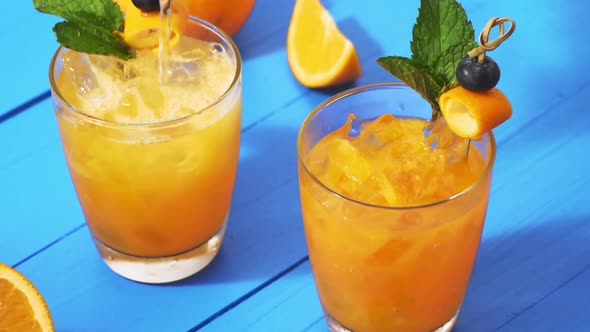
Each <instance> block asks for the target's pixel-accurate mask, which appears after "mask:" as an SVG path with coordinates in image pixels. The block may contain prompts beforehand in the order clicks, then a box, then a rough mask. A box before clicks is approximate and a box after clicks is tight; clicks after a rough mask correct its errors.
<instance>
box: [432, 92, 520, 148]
mask: <svg viewBox="0 0 590 332" xmlns="http://www.w3.org/2000/svg"><path fill="white" fill-rule="evenodd" d="M438 104H439V106H440V110H441V112H442V114H443V117H444V119H445V121H446V123H447V125H448V126H449V128H450V129H451V130H452V131H453V132H455V134H457V135H459V136H461V137H465V138H471V139H478V138H479V137H481V135H483V134H485V133H486V132H488V131H490V130H492V129H494V128H496V127H497V126H499V125H500V124H502V123H503V122H504V121H506V120H508V119H509V118H510V117H511V116H512V105H511V104H510V101H509V100H508V98H507V97H506V96H505V95H504V94H503V93H502V92H501V91H500V90H499V89H498V88H493V89H491V90H488V91H484V92H474V91H469V90H467V89H465V88H463V87H461V86H459V87H456V88H453V89H451V90H449V91H447V92H445V93H443V94H442V95H441V96H440V98H439V101H438Z"/></svg>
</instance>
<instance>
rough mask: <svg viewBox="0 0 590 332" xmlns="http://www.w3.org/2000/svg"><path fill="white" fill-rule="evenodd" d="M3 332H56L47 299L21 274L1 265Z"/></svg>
mask: <svg viewBox="0 0 590 332" xmlns="http://www.w3.org/2000/svg"><path fill="white" fill-rule="evenodd" d="M0 330H1V331H35V332H36V331H39V332H49V331H53V330H54V329H53V320H52V319H51V314H50V313H49V309H48V308H47V304H46V303H45V300H44V299H43V297H42V296H41V294H40V293H39V291H38V290H37V289H36V288H35V286H33V284H32V283H31V282H30V281H29V280H28V279H27V278H26V277H25V276H23V275H22V274H21V273H20V272H18V271H16V270H15V269H13V268H11V267H10V266H8V265H5V264H2V263H0Z"/></svg>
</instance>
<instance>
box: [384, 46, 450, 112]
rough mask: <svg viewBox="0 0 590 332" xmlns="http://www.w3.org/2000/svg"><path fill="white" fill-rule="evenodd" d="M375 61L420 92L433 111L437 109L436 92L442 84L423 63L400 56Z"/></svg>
mask: <svg viewBox="0 0 590 332" xmlns="http://www.w3.org/2000/svg"><path fill="white" fill-rule="evenodd" d="M377 63H379V65H381V66H382V67H383V68H385V69H386V70H387V71H389V72H390V73H391V74H392V75H393V76H395V77H397V78H399V79H400V80H402V81H403V82H404V83H406V84H407V85H408V86H409V87H411V88H412V89H414V90H416V91H417V92H418V93H420V95H422V97H423V98H424V99H426V100H427V101H428V102H429V103H430V105H432V109H433V112H436V111H438V109H439V107H438V102H437V100H438V97H439V96H438V93H439V91H440V90H441V89H442V86H441V85H440V84H439V83H438V82H437V81H436V80H435V79H434V78H433V77H432V75H431V74H430V73H429V72H428V69H427V68H426V67H424V65H423V64H421V63H419V62H417V61H415V60H413V59H409V58H405V57H401V56H387V57H382V58H379V60H377Z"/></svg>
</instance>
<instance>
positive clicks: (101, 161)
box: [50, 19, 242, 283]
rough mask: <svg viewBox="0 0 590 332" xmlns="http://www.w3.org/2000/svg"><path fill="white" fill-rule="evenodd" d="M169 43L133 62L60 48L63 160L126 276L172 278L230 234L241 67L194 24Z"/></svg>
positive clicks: (215, 36)
mask: <svg viewBox="0 0 590 332" xmlns="http://www.w3.org/2000/svg"><path fill="white" fill-rule="evenodd" d="M188 24H189V27H188V28H187V29H186V31H185V35H184V36H182V38H181V39H180V41H179V42H178V45H175V46H174V47H173V48H171V49H170V50H169V53H168V55H167V58H168V59H167V60H168V62H167V67H166V69H167V72H168V73H169V76H168V77H167V78H166V79H165V80H164V81H162V80H161V76H160V73H161V66H160V64H161V62H160V61H161V58H160V55H159V54H158V52H157V51H158V50H157V49H144V50H141V49H140V50H137V54H136V57H135V58H133V59H130V60H127V61H123V60H119V59H117V58H115V57H105V56H101V55H89V54H85V53H80V52H75V51H72V50H69V49H66V48H60V49H59V50H58V52H57V53H56V55H55V57H54V59H53V62H52V65H51V72H50V76H51V77H50V78H51V87H52V92H53V98H54V105H55V112H56V115H57V123H58V126H59V130H60V134H61V139H62V143H63V149H64V153H65V157H66V161H67V164H68V167H69V170H70V174H71V178H72V180H73V183H74V187H75V189H76V192H77V195H78V198H79V201H80V204H81V206H82V210H83V212H84V215H85V218H86V221H87V224H88V227H89V229H90V231H91V233H92V236H93V239H94V241H95V244H96V246H97V248H98V250H99V252H100V254H101V256H102V257H103V258H104V260H105V262H106V263H107V264H108V265H109V266H110V267H111V268H112V269H113V270H114V271H115V272H117V273H119V274H121V275H123V276H125V277H127V278H130V279H133V280H138V281H142V282H149V283H159V282H169V281H174V280H178V279H181V278H184V277H187V276H189V275H191V274H193V273H195V272H197V271H199V270H200V269H202V268H203V267H205V266H206V265H207V264H208V263H209V262H210V261H211V260H212V259H213V258H214V256H215V255H216V253H217V252H218V250H219V246H220V244H221V241H222V239H223V234H224V230H225V226H226V220H227V217H228V213H229V209H230V202H231V196H232V191H233V186H234V179H235V175H236V168H237V162H238V152H239V143H240V129H241V104H242V103H241V93H242V87H241V63H240V57H239V53H238V50H237V48H236V47H235V45H234V44H233V42H231V40H230V39H229V37H227V36H226V35H224V34H223V33H221V32H219V31H218V30H216V28H214V27H213V26H211V25H209V24H207V23H205V22H202V21H197V20H192V19H191V20H190V21H189V23H188Z"/></svg>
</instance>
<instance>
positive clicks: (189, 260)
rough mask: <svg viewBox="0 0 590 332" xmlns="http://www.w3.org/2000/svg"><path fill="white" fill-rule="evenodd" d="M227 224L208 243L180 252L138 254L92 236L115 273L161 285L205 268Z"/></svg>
mask: <svg viewBox="0 0 590 332" xmlns="http://www.w3.org/2000/svg"><path fill="white" fill-rule="evenodd" d="M224 234H225V225H224V226H223V228H222V229H221V230H220V231H219V232H217V234H215V235H214V236H213V237H211V238H210V239H209V240H208V241H206V242H205V243H203V244H201V245H199V246H198V247H195V248H193V249H191V250H188V251H185V252H183V253H180V254H178V255H173V256H166V257H138V256H132V255H128V254H125V253H122V252H120V251H117V250H116V249H113V248H111V247H109V246H107V245H106V244H104V243H103V242H101V241H100V240H99V239H97V238H95V237H93V240H94V244H95V245H96V248H97V249H98V252H99V253H100V256H101V257H102V259H103V260H104V262H105V263H106V264H107V265H108V267H109V268H111V270H113V271H114V272H115V273H117V274H119V275H121V276H123V277H125V278H127V279H131V280H134V281H138V282H143V283H148V284H161V283H168V282H173V281H177V280H181V279H184V278H187V277H189V276H191V275H193V274H195V273H197V272H199V271H201V270H202V269H203V268H205V267H206V266H207V265H209V263H211V261H212V260H213V258H215V256H216V255H217V253H218V252H219V247H220V246H221V242H222V240H223V235H224Z"/></svg>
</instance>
